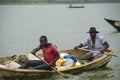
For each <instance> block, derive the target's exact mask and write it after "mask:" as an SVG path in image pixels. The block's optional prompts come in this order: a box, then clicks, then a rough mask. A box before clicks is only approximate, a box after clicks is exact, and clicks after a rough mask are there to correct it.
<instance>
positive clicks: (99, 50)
mask: <svg viewBox="0 0 120 80" xmlns="http://www.w3.org/2000/svg"><path fill="white" fill-rule="evenodd" d="M87 33H89V34H90V36H89V37H87V38H86V39H85V40H83V41H82V42H81V43H80V45H78V46H75V47H74V49H78V48H82V47H85V46H87V47H88V49H90V50H94V51H95V52H88V53H86V55H85V56H83V57H81V59H88V60H89V59H97V58H99V57H101V56H102V55H103V54H104V51H105V50H107V49H108V48H109V44H108V42H107V41H106V40H105V38H104V37H103V36H99V35H98V34H97V33H99V32H98V31H97V30H96V28H95V27H91V28H90V29H89V32H87Z"/></svg>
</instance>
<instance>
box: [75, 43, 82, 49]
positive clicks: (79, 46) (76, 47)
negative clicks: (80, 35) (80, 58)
mask: <svg viewBox="0 0 120 80" xmlns="http://www.w3.org/2000/svg"><path fill="white" fill-rule="evenodd" d="M81 47H83V44H82V43H81V44H80V45H78V46H75V47H74V49H78V48H81Z"/></svg>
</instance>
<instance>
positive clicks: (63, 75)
mask: <svg viewBox="0 0 120 80" xmlns="http://www.w3.org/2000/svg"><path fill="white" fill-rule="evenodd" d="M35 56H36V57H37V58H39V59H40V60H41V61H43V62H44V63H46V64H47V65H49V64H48V63H47V62H46V61H45V60H43V59H41V57H39V56H38V55H36V54H35ZM51 68H52V69H53V70H54V71H55V72H57V73H58V74H60V75H61V76H62V77H64V78H69V75H66V74H63V73H62V72H60V71H58V70H56V69H55V68H54V67H51Z"/></svg>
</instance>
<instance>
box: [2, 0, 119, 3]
mask: <svg viewBox="0 0 120 80" xmlns="http://www.w3.org/2000/svg"><path fill="white" fill-rule="evenodd" d="M109 2H112V3H113V2H120V0H0V3H109Z"/></svg>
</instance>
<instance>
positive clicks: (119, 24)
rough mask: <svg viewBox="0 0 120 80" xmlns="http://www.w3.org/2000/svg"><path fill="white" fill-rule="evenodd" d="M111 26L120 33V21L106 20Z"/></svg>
mask: <svg viewBox="0 0 120 80" xmlns="http://www.w3.org/2000/svg"><path fill="white" fill-rule="evenodd" d="M104 19H105V20H106V21H107V22H108V23H109V24H111V25H112V26H113V27H114V28H115V29H116V30H117V31H120V21H118V20H111V19H107V18H104Z"/></svg>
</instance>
